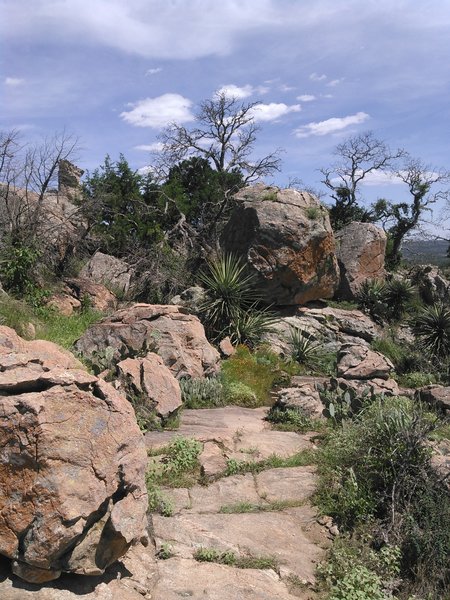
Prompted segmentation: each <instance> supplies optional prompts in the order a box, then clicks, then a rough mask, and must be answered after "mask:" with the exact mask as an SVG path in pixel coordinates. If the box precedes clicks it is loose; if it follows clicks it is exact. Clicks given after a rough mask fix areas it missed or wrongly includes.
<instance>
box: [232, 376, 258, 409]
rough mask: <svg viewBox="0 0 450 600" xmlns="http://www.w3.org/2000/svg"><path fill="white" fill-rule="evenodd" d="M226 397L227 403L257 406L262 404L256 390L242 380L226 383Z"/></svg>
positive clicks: (250, 406)
mask: <svg viewBox="0 0 450 600" xmlns="http://www.w3.org/2000/svg"><path fill="white" fill-rule="evenodd" d="M225 398H226V403H227V404H234V405H236V406H244V407H245V408H256V407H257V406H261V401H260V400H259V399H258V397H257V396H256V394H255V392H254V391H253V390H252V389H251V387H249V386H248V385H246V384H245V383H242V381H228V383H226V384H225Z"/></svg>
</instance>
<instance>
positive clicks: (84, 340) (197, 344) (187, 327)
mask: <svg viewBox="0 0 450 600" xmlns="http://www.w3.org/2000/svg"><path fill="white" fill-rule="evenodd" d="M75 346H76V349H77V350H78V351H79V352H81V353H82V354H83V355H84V356H86V357H87V358H89V360H91V361H92V363H93V364H94V365H96V364H97V362H98V360H99V356H101V355H102V353H104V352H105V351H106V349H107V348H112V349H113V350H114V360H116V362H119V361H120V360H122V359H124V358H129V357H135V356H136V355H138V356H140V357H145V356H146V355H147V354H148V352H155V353H156V354H159V356H160V357H161V358H162V359H163V361H164V364H165V365H166V366H167V367H168V368H169V369H170V370H171V372H172V373H173V375H175V377H177V378H180V377H204V376H205V375H211V374H213V373H215V372H216V371H217V369H218V364H219V359H220V356H219V353H218V352H217V350H215V349H214V348H213V347H212V346H211V344H210V343H209V342H208V340H207V339H206V337H205V330H204V329H203V325H202V324H201V323H200V321H199V320H198V318H197V317H195V316H194V315H190V314H187V311H186V310H185V309H183V308H181V307H178V306H170V305H157V304H135V305H133V306H131V307H129V308H125V309H122V310H119V311H117V312H115V313H114V314H113V315H111V316H110V317H107V318H105V319H103V320H102V321H100V322H99V323H96V324H95V325H92V326H91V327H90V328H89V329H88V330H87V331H86V333H85V334H84V335H83V336H82V337H81V338H80V339H79V340H78V341H77V342H76V344H75ZM97 366H100V365H97Z"/></svg>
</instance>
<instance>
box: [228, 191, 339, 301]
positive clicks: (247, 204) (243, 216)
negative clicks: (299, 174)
mask: <svg viewBox="0 0 450 600" xmlns="http://www.w3.org/2000/svg"><path fill="white" fill-rule="evenodd" d="M235 199H236V200H237V203H238V204H237V207H236V208H235V210H234V211H233V214H232V215H231V218H230V221H229V222H228V224H227V225H226V227H225V230H224V232H223V235H222V237H221V246H222V248H223V249H224V250H225V251H227V252H234V253H236V254H238V255H239V256H241V257H243V258H244V259H245V261H246V262H247V263H248V265H249V267H250V270H251V271H252V272H253V273H254V274H255V275H256V276H257V280H258V284H259V286H260V288H261V292H262V294H263V297H264V300H265V301H267V302H268V303H273V304H276V305H298V304H305V303H306V302H309V301H311V300H316V299H318V298H331V297H332V296H333V295H334V292H335V290H336V288H337V286H338V283H339V269H338V264H337V260H336V256H335V241H334V236H333V232H332V230H331V225H330V220H329V218H328V213H327V211H326V209H325V208H323V207H322V206H321V205H320V203H319V202H318V200H317V199H316V198H315V197H314V196H312V195H311V194H309V193H307V192H299V191H297V190H293V189H285V190H280V189H279V188H275V187H266V186H264V185H255V186H252V187H246V188H244V189H243V190H241V191H240V192H239V193H238V194H237V195H236V196H235Z"/></svg>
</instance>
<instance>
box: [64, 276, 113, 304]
mask: <svg viewBox="0 0 450 600" xmlns="http://www.w3.org/2000/svg"><path fill="white" fill-rule="evenodd" d="M65 283H66V285H67V287H68V289H69V290H70V292H71V295H72V296H73V297H74V298H75V299H76V300H78V301H79V302H80V303H81V302H83V301H85V300H86V299H87V301H88V302H89V304H90V307H91V308H93V309H94V310H98V311H100V312H108V311H109V312H110V311H111V310H114V309H115V308H116V307H117V299H116V297H115V296H114V294H113V293H111V292H110V291H109V290H108V288H106V287H105V286H104V285H102V284H101V283H94V282H93V281H90V280H89V279H84V278H83V277H76V278H73V279H66V280H65Z"/></svg>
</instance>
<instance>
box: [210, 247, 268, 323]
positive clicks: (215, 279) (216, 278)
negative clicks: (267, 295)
mask: <svg viewBox="0 0 450 600" xmlns="http://www.w3.org/2000/svg"><path fill="white" fill-rule="evenodd" d="M245 269H246V266H245V264H244V263H243V261H242V260H241V259H240V258H239V257H237V256H236V255H235V254H223V255H220V256H219V257H217V258H216V259H213V260H211V261H209V262H208V265H207V271H206V272H202V273H200V275H199V279H200V281H201V282H202V284H203V286H204V287H205V289H206V292H207V297H206V298H205V300H204V301H203V303H202V304H201V306H200V309H201V312H203V313H204V314H205V317H206V320H207V323H208V325H209V326H210V327H211V328H212V329H214V330H216V331H221V330H222V329H223V328H224V327H226V326H227V325H228V324H229V322H230V321H231V320H232V319H233V318H234V316H235V313H236V311H237V310H239V309H241V310H242V309H246V308H249V307H250V306H252V305H253V304H254V303H255V302H256V301H257V300H258V294H257V293H256V292H255V289H254V285H255V276H254V275H252V274H248V273H246V272H245Z"/></svg>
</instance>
